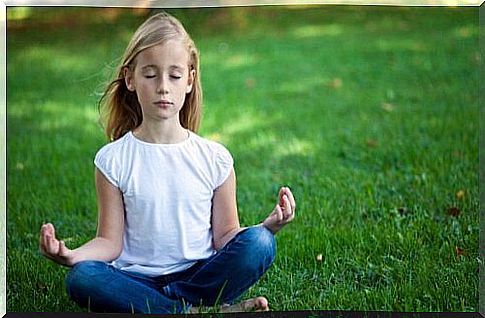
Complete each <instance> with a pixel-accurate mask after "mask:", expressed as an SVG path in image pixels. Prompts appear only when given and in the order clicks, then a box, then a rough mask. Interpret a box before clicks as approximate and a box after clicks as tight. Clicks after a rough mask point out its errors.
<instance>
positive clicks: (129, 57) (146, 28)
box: [98, 12, 202, 141]
mask: <svg viewBox="0 0 485 318" xmlns="http://www.w3.org/2000/svg"><path fill="white" fill-rule="evenodd" d="M170 39H178V40H182V43H184V45H186V47H187V51H188V53H189V65H188V66H189V72H190V71H191V70H194V71H195V76H194V82H193V86H192V90H191V92H190V93H188V94H187V96H186V97H185V102H184V105H183V107H182V109H181V110H180V113H179V117H180V123H181V125H182V127H184V128H186V129H189V130H191V131H193V132H197V130H198V129H199V125H200V119H201V114H202V87H201V84H200V69H199V52H198V50H197V47H196V46H195V43H194V41H193V40H192V39H191V37H190V35H189V34H188V33H187V31H186V30H185V29H184V27H183V25H182V24H181V23H180V22H179V21H178V20H177V19H176V18H174V17H173V16H171V15H169V14H167V13H165V12H163V13H158V14H155V15H153V16H151V17H150V18H148V19H147V20H146V21H145V22H144V23H143V24H142V25H141V26H140V27H139V28H138V29H137V30H136V31H135V33H134V34H133V37H132V38H131V40H130V42H129V43H128V46H127V47H126V50H125V53H124V54H123V58H122V61H121V64H120V66H119V67H118V69H117V70H118V74H117V77H116V78H115V79H114V80H113V81H112V82H111V83H109V84H108V86H107V87H106V90H105V91H104V94H103V96H102V97H101V99H100V101H99V105H98V106H99V111H100V113H101V120H102V121H103V125H104V129H105V133H106V135H107V136H108V139H109V140H111V141H113V140H116V139H118V138H121V137H122V136H123V135H124V134H125V133H127V132H128V131H130V130H133V129H135V128H136V127H138V126H139V125H140V124H141V122H142V120H143V114H142V111H141V107H140V104H139V102H138V98H137V96H136V92H132V91H129V90H128V88H127V87H126V83H125V76H124V69H125V68H126V67H128V68H133V67H134V65H133V64H134V60H135V57H136V56H137V54H138V53H140V52H141V51H142V50H144V49H147V48H149V47H152V46H155V45H158V44H161V43H164V42H166V41H168V40H170Z"/></svg>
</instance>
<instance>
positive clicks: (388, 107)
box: [381, 103, 394, 113]
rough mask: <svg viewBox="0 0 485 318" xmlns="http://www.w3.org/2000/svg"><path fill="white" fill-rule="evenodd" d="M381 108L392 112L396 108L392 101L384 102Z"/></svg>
mask: <svg viewBox="0 0 485 318" xmlns="http://www.w3.org/2000/svg"><path fill="white" fill-rule="evenodd" d="M381 108H382V109H383V110H385V111H386V112H388V113H390V112H392V111H393V110H394V105H393V104H391V103H382V105H381Z"/></svg>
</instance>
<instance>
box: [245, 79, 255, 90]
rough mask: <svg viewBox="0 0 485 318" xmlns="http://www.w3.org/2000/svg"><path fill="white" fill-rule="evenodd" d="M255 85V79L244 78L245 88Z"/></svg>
mask: <svg viewBox="0 0 485 318" xmlns="http://www.w3.org/2000/svg"><path fill="white" fill-rule="evenodd" d="M255 85H256V80H255V79H254V78H251V77H250V78H247V79H246V87H247V88H254V86H255Z"/></svg>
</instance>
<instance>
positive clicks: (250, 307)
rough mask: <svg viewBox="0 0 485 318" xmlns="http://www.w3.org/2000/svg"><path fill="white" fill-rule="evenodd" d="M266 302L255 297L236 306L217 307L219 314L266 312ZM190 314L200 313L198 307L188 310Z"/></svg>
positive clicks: (262, 298) (261, 298) (267, 308)
mask: <svg viewBox="0 0 485 318" xmlns="http://www.w3.org/2000/svg"><path fill="white" fill-rule="evenodd" d="M268 310H269V306H268V300H267V299H266V298H264V297H256V298H253V299H248V300H244V301H242V302H240V303H238V304H234V305H222V306H221V307H219V312H222V313H230V312H250V311H268ZM189 313H191V314H197V313H200V308H199V307H192V308H190V310H189Z"/></svg>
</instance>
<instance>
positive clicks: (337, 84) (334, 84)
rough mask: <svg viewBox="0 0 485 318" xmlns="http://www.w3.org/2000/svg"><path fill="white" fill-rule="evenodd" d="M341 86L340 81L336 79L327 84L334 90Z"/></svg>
mask: <svg viewBox="0 0 485 318" xmlns="http://www.w3.org/2000/svg"><path fill="white" fill-rule="evenodd" d="M342 85H343V82H342V79H341V78H338V77H336V78H334V79H333V80H331V81H330V82H329V83H328V86H329V87H331V88H334V89H339V88H341V87H342Z"/></svg>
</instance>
